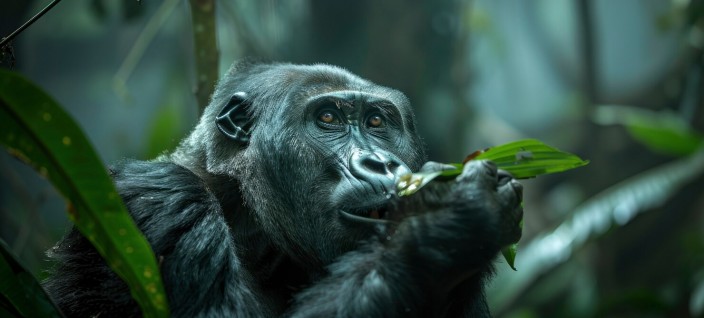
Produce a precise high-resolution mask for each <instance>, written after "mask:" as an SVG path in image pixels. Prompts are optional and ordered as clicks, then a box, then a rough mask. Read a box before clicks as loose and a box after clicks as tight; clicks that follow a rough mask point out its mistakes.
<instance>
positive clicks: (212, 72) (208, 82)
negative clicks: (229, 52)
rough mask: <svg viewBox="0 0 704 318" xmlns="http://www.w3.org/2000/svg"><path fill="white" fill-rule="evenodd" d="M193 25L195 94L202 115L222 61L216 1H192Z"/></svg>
mask: <svg viewBox="0 0 704 318" xmlns="http://www.w3.org/2000/svg"><path fill="white" fill-rule="evenodd" d="M189 2H190V4H191V19H192V21H193V22H192V23H193V47H194V51H195V60H196V87H195V94H196V100H197V101H198V110H199V113H200V114H202V113H203V110H204V109H205V106H207V105H208V102H209V100H210V95H211V94H212V93H213V89H214V85H215V83H216V82H217V79H218V62H219V60H220V57H219V55H220V54H219V52H218V44H217V33H216V30H215V1H214V0H190V1H189Z"/></svg>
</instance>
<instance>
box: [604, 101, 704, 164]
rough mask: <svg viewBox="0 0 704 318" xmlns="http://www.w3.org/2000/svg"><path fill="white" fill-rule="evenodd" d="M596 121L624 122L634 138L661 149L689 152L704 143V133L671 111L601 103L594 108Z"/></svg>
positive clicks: (607, 123)
mask: <svg viewBox="0 0 704 318" xmlns="http://www.w3.org/2000/svg"><path fill="white" fill-rule="evenodd" d="M594 121H596V122H597V123H599V124H602V125H610V124H620V125H623V126H625V127H626V128H627V129H628V132H629V133H630V134H631V136H633V138H634V139H636V140H637V141H639V142H641V143H642V144H644V145H645V146H647V147H648V148H650V149H651V150H653V151H655V152H658V153H663V154H668V155H676V156H686V155H690V154H693V153H694V152H696V151H697V149H699V148H700V147H701V146H703V145H704V135H702V134H701V133H699V132H697V131H695V130H694V129H692V127H691V126H690V125H689V124H688V123H687V122H686V121H684V119H682V117H681V116H678V115H677V114H675V113H672V112H665V111H661V112H654V111H650V110H645V109H640V108H636V107H628V106H616V105H610V106H600V107H599V108H597V110H596V112H595V116H594Z"/></svg>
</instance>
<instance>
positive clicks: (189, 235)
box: [44, 161, 267, 317]
mask: <svg viewBox="0 0 704 318" xmlns="http://www.w3.org/2000/svg"><path fill="white" fill-rule="evenodd" d="M112 172H113V178H114V180H115V183H116V185H117V189H118V191H119V193H120V194H121V195H122V197H123V199H124V201H125V203H126V204H127V207H128V209H129V210H130V212H131V213H132V216H133V218H134V219H135V222H136V223H137V225H138V226H139V228H140V229H142V231H143V233H144V234H145V236H146V237H147V239H148V240H149V242H150V243H151V245H152V248H153V250H154V253H155V254H156V256H157V258H158V259H159V261H160V266H161V273H162V276H163V278H164V284H165V288H166V290H168V291H169V293H168V296H169V305H170V308H171V312H172V314H173V316H175V317H195V316H209V317H210V316H234V317H261V316H267V308H266V306H265V305H263V304H262V303H260V301H261V298H260V297H258V295H257V293H256V292H255V291H254V289H253V288H252V287H251V286H252V284H251V278H250V277H248V275H247V272H246V271H244V270H242V268H241V265H240V263H239V261H238V260H237V256H236V254H235V247H234V244H233V242H232V237H231V235H230V232H229V228H228V226H227V224H226V222H225V220H224V218H223V216H222V213H221V211H220V207H219V205H218V203H217V200H216V199H215V197H214V196H213V195H212V194H211V192H210V191H208V189H207V188H206V187H205V185H204V184H203V182H202V181H201V180H200V179H199V178H198V177H197V176H196V175H194V174H193V173H191V172H190V171H189V170H187V169H185V168H183V167H181V166H178V165H176V164H173V163H167V162H138V161H130V162H126V163H122V164H120V165H118V166H117V167H115V168H114V169H113V171H112ZM50 256H51V257H52V258H54V259H55V260H56V261H57V265H56V268H55V273H54V274H53V275H52V276H51V277H50V278H49V279H48V280H47V281H46V282H45V284H44V286H45V287H46V289H47V290H48V292H49V293H50V295H51V296H52V298H54V300H55V301H56V302H57V305H59V306H60V307H61V308H62V309H63V310H64V312H65V314H66V315H67V316H69V317H88V316H94V315H99V316H100V317H108V316H115V317H131V316H138V315H139V308H138V307H137V305H136V303H135V302H134V300H132V299H131V297H130V294H129V291H128V288H127V286H126V284H125V283H124V282H122V280H120V279H119V278H118V277H117V276H116V275H115V274H114V273H113V272H112V271H111V270H110V268H108V266H107V265H106V264H105V262H104V261H103V260H102V258H101V257H100V255H99V254H98V253H97V252H96V251H95V249H94V248H93V247H92V246H91V244H90V243H89V242H88V240H87V239H85V238H84V237H83V236H82V235H81V234H80V233H78V231H76V230H75V229H72V230H71V233H69V234H68V235H67V236H66V238H64V239H63V240H62V241H61V242H60V243H59V244H57V246H56V247H54V248H53V249H52V251H51V252H50Z"/></svg>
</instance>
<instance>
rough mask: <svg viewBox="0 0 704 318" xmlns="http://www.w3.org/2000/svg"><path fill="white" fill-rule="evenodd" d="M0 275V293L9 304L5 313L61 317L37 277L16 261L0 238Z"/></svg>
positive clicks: (0, 305)
mask: <svg viewBox="0 0 704 318" xmlns="http://www.w3.org/2000/svg"><path fill="white" fill-rule="evenodd" d="M0 277H1V278H2V279H0V294H2V295H3V296H4V298H5V299H6V300H7V302H8V304H7V305H8V306H10V308H5V309H6V311H7V312H6V313H5V314H8V315H12V316H20V317H63V315H62V314H61V312H59V311H58V310H57V309H56V305H54V303H53V302H52V301H51V299H50V298H49V296H47V294H46V292H44V289H42V286H41V285H39V282H38V281H37V279H36V278H34V276H33V275H32V274H31V273H30V272H28V271H27V269H25V267H24V266H22V264H20V262H19V261H17V258H16V257H15V256H14V255H12V253H10V249H9V248H8V247H7V244H5V241H3V240H1V239H0ZM2 306H4V304H3V303H2V302H0V307H2ZM10 311H12V312H10ZM0 313H2V311H0ZM0 316H3V315H0ZM3 317H4V316H3Z"/></svg>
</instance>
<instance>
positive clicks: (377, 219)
mask: <svg viewBox="0 0 704 318" xmlns="http://www.w3.org/2000/svg"><path fill="white" fill-rule="evenodd" d="M338 211H340V215H341V216H342V217H344V218H346V219H348V220H352V221H356V222H366V223H372V224H388V223H391V222H392V221H390V220H389V219H388V216H389V210H388V209H387V208H386V206H384V205H380V206H375V207H371V208H359V209H348V210H347V211H345V210H342V209H340V210H338Z"/></svg>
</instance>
